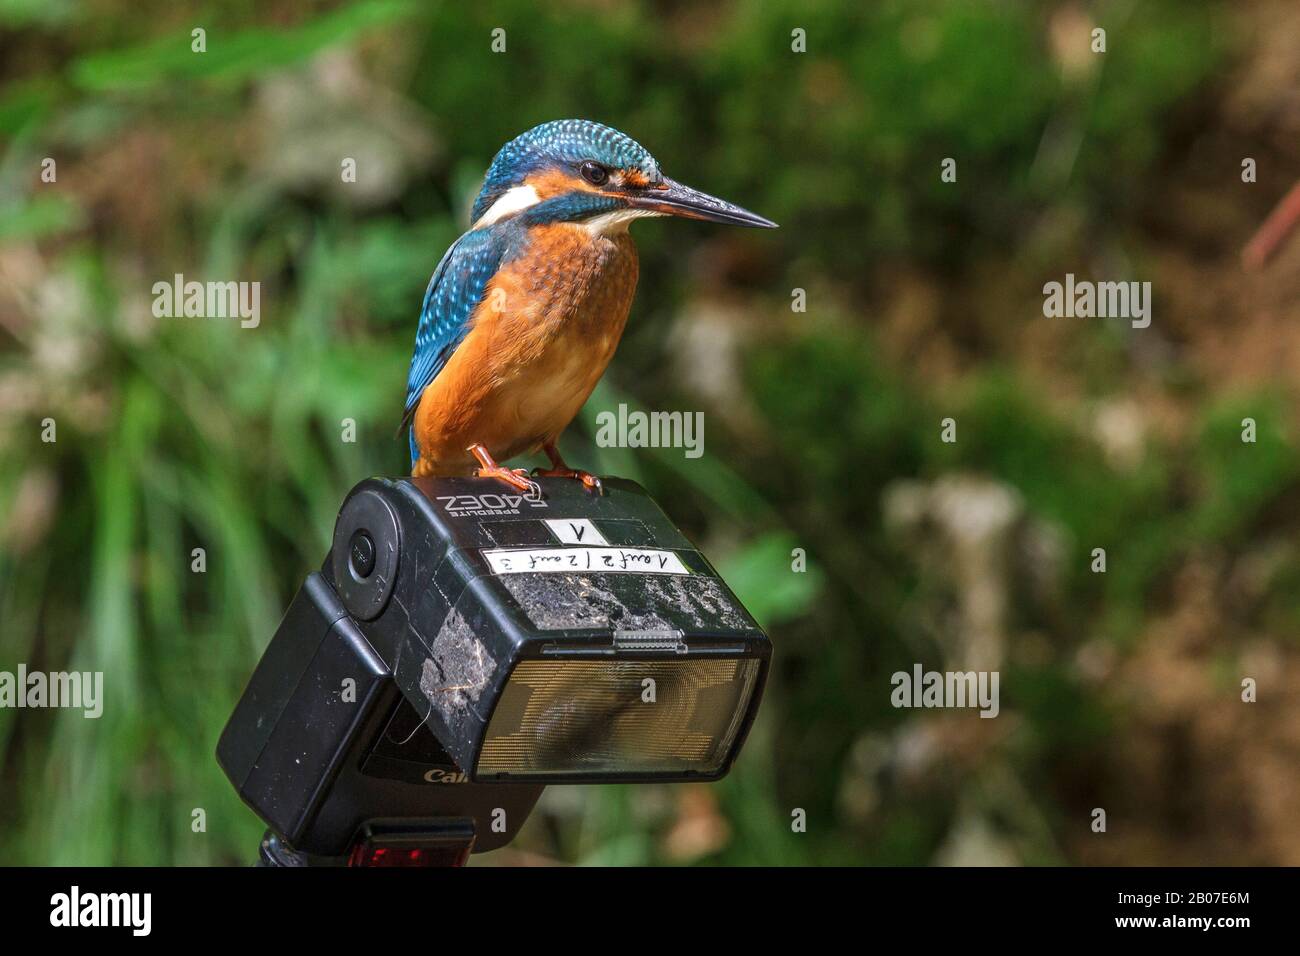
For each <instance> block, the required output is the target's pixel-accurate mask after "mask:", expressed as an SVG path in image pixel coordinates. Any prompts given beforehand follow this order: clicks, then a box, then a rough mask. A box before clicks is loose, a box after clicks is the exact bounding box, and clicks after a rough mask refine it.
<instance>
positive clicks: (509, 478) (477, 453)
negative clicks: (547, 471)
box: [468, 445, 542, 501]
mask: <svg viewBox="0 0 1300 956" xmlns="http://www.w3.org/2000/svg"><path fill="white" fill-rule="evenodd" d="M468 451H469V453H470V454H471V455H473V456H474V458H475V459H476V460H477V461H478V463H479V468H478V470H477V471H476V472H474V477H476V478H495V479H497V480H498V481H504V482H505V483H506V484H507V485H509V486H510V487H511V488H514V489H516V490H518V491H522V492H523V493H524V497H526V498H527V499H528V500H529V501H541V500H542V486H541V485H539V484H538V483H537V482H535V481H533V480H532V479H531V478H529V477H528V469H526V468H506V467H504V466H502V465H498V464H497V463H496V460H495V459H493V457H492V456H491V455H490V454H488V450H487V449H486V448H484V447H483V446H482V445H471V446H470V447H469V449H468Z"/></svg>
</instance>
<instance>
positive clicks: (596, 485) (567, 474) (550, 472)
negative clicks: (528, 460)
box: [533, 467, 605, 494]
mask: <svg viewBox="0 0 1300 956" xmlns="http://www.w3.org/2000/svg"><path fill="white" fill-rule="evenodd" d="M533 477H534V478H574V479H576V480H578V481H581V482H582V487H584V488H586V489H587V490H588V491H594V492H596V493H597V494H600V493H602V492H603V491H604V490H605V486H604V485H603V484H601V481H600V477H599V476H598V475H593V474H592V473H591V472H589V471H579V470H578V469H576V468H568V467H564V468H534V469H533Z"/></svg>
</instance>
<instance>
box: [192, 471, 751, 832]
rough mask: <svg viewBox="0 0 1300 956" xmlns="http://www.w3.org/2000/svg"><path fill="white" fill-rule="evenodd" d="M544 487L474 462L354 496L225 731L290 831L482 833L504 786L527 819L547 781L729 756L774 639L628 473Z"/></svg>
mask: <svg viewBox="0 0 1300 956" xmlns="http://www.w3.org/2000/svg"><path fill="white" fill-rule="evenodd" d="M540 485H541V488H542V492H543V494H542V497H541V498H540V499H538V500H532V499H530V498H529V497H526V496H524V495H522V494H517V493H514V492H512V491H509V490H508V489H504V488H503V486H502V485H501V484H500V483H498V482H495V481H491V480H486V479H477V478H419V479H402V480H396V481H393V480H387V479H382V478H375V479H369V480H367V481H364V482H362V483H361V484H359V485H357V486H356V487H355V488H354V489H353V490H352V491H351V492H350V493H349V495H348V497H347V498H346V499H345V501H344V503H343V506H342V508H341V509H340V511H339V516H338V519H337V523H336V525H335V530H334V537H333V544H332V547H331V549H330V552H329V554H328V555H327V556H326V559H325V561H324V565H323V567H322V569H321V571H320V572H319V573H318V574H313V575H312V576H311V577H309V578H308V581H307V582H306V583H305V584H304V586H303V588H302V589H301V590H300V592H299V594H298V596H297V597H295V599H294V602H293V604H292V605H291V606H290V608H289V611H288V612H287V613H286V615H285V618H284V620H283V622H282V623H281V625H280V628H279V631H277V633H276V635H275V637H274V638H273V640H272V642H271V645H270V646H269V647H268V649H267V652H266V655H265V656H264V658H263V660H262V662H261V663H260V664H259V665H258V668H257V671H256V672H255V673H254V675H253V678H252V680H251V681H250V683H249V686H248V689H247V690H246V691H245V694H244V696H243V698H242V699H241V700H240V702H239V704H238V705H237V706H236V709H235V713H234V714H233V715H232V717H231V720H230V723H229V724H228V725H227V727H226V729H225V732H224V733H223V734H222V739H221V742H220V744H219V746H218V758H219V759H220V761H221V764H222V766H223V767H224V768H225V770H226V773H227V775H228V776H229V777H230V778H231V780H232V782H234V783H235V786H236V788H237V789H239V791H240V793H241V795H242V796H243V797H244V799H245V800H246V801H247V802H249V803H250V804H251V805H252V806H253V807H254V809H255V810H257V811H258V812H259V814H261V815H262V816H263V818H264V819H266V820H267V822H268V823H270V824H271V825H272V828H273V829H274V830H275V831H276V832H277V833H279V834H281V835H282V836H283V837H284V838H285V840H287V841H288V842H289V843H290V844H292V845H293V846H295V847H297V848H299V849H306V848H307V845H310V846H312V847H315V849H314V850H313V852H332V853H335V854H338V853H345V852H347V851H348V850H347V847H348V846H349V845H350V844H349V843H348V842H347V841H348V840H355V833H356V832H358V831H359V828H361V827H362V826H363V825H364V824H365V823H366V821H368V820H373V819H377V818H394V817H398V818H405V817H411V816H426V817H431V818H434V817H436V818H445V817H447V816H448V815H452V816H455V815H460V816H462V817H465V818H466V819H468V820H469V821H470V822H471V824H472V828H473V829H474V830H475V831H476V832H478V833H480V834H485V833H486V836H485V839H483V840H481V841H480V842H478V843H476V849H486V848H489V847H490V846H491V845H499V844H500V842H501V840H500V839H499V837H497V836H495V835H492V831H491V830H490V828H489V826H488V825H489V820H488V819H487V818H488V817H489V816H490V815H491V813H492V812H493V811H494V810H495V809H499V808H500V804H501V803H502V799H503V798H505V797H507V796H509V797H511V798H512V799H513V800H514V806H515V809H516V810H522V815H523V816H526V815H527V812H528V809H531V806H532V803H533V802H534V801H535V800H536V797H537V795H538V794H539V793H540V791H541V788H542V786H543V785H545V784H549V783H601V782H637V781H661V782H663V781H686V780H714V779H717V778H719V777H721V776H722V775H723V774H725V773H726V772H727V770H728V769H729V768H730V766H731V764H732V762H733V761H734V760H735V757H736V755H737V753H738V752H739V750H740V747H741V745H742V743H743V741H744V738H745V735H746V732H747V731H748V729H749V726H750V724H751V723H752V721H753V719H754V714H755V712H756V710H757V708H758V704H759V699H760V697H761V694H762V689H763V684H764V681H765V679H766V676H767V669H768V662H769V659H770V656H771V648H770V644H769V642H768V639H767V636H766V635H765V634H764V633H763V631H762V629H761V628H760V627H759V626H758V625H757V623H755V621H754V619H753V618H752V617H751V616H750V615H749V613H748V612H747V611H746V610H745V608H744V607H743V606H742V605H741V603H740V601H739V600H738V599H737V598H736V596H735V595H734V594H733V593H732V592H731V590H730V589H729V588H728V587H727V585H726V584H725V583H724V582H723V580H722V579H721V577H719V575H718V573H717V572H716V571H715V570H714V568H713V566H712V565H711V564H710V563H709V562H708V560H707V559H706V558H705V557H704V555H703V554H701V553H700V551H699V550H698V549H697V548H696V547H695V546H694V545H693V544H691V542H690V541H689V540H687V538H686V537H685V536H684V535H683V534H682V533H681V532H680V531H679V530H678V529H677V528H676V526H674V525H673V523H672V522H671V521H670V520H669V519H668V517H667V516H666V515H665V514H664V512H663V511H662V510H661V509H660V508H659V507H658V505H656V504H655V503H654V501H653V500H651V498H650V497H649V496H648V495H647V494H646V492H645V491H644V490H643V489H642V488H640V487H639V486H638V485H636V484H635V483H633V482H630V481H626V480H622V479H607V480H606V481H605V491H604V494H601V495H594V494H591V493H590V492H588V491H587V490H585V489H584V488H583V487H582V485H581V483H579V482H576V481H572V480H569V479H563V478H549V479H548V478H543V479H541V480H540ZM349 681H350V683H349ZM349 687H350V688H351V689H352V696H351V702H349V701H348V700H346V699H345V698H346V697H347V696H348V691H347V689H348V688H349ZM379 781H384V786H382V787H381V786H380V784H379ZM395 781H400V784H401V785H400V786H396V785H395V784H394V782H395ZM340 790H342V795H343V797H344V799H343V800H342V803H340V800H339V796H340V794H339V791H340ZM381 790H383V791H384V792H383V793H382V794H381V793H380V791H381ZM452 793H460V794H461V797H460V799H459V803H457V800H456V799H455V798H454V797H452V796H451V795H450V794H452ZM436 794H441V795H440V796H438V797H437V799H434V795H436ZM398 795H400V799H398V800H397V802H398V803H400V806H397V807H394V806H393V803H394V800H395V799H396V797H397V796H398ZM470 797H474V798H475V799H470ZM422 808H423V809H422ZM521 822H522V818H521V815H520V814H519V813H518V812H516V813H515V814H514V819H513V821H512V826H511V827H510V831H511V832H513V831H514V829H515V828H516V826H517V824H518V823H521ZM345 835H346V839H345ZM507 839H508V837H507Z"/></svg>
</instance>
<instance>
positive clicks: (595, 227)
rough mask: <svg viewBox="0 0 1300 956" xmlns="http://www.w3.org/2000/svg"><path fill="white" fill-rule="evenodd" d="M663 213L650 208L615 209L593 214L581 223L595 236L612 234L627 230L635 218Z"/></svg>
mask: <svg viewBox="0 0 1300 956" xmlns="http://www.w3.org/2000/svg"><path fill="white" fill-rule="evenodd" d="M662 215H664V213H661V212H652V211H651V210H649V209H615V210H614V211H613V212H606V213H601V214H600V215H599V216H592V217H591V218H590V219H587V220H584V221H583V222H582V223H581V225H582V226H583V227H584V228H585V229H586V230H587V231H588V232H589V233H591V234H592V235H593V236H612V235H614V234H616V233H620V232H627V227H628V226H630V225H631V224H632V220H634V219H645V218H648V217H650V216H662Z"/></svg>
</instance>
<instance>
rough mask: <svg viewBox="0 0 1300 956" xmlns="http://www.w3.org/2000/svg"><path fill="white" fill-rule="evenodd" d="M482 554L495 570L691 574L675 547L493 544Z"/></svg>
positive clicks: (517, 572)
mask: <svg viewBox="0 0 1300 956" xmlns="http://www.w3.org/2000/svg"><path fill="white" fill-rule="evenodd" d="M483 557H485V558H487V562H488V564H489V565H491V567H492V573H493V574H522V573H524V572H527V571H557V572H562V571H631V572H635V573H637V574H690V573H691V572H690V571H689V570H688V569H687V567H686V565H684V564H682V559H681V558H679V557H677V555H676V554H674V553H673V552H672V551H660V550H659V549H657V548H522V549H514V548H490V549H487V550H484V551H483Z"/></svg>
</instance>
